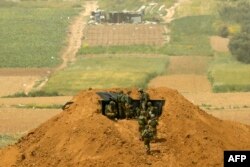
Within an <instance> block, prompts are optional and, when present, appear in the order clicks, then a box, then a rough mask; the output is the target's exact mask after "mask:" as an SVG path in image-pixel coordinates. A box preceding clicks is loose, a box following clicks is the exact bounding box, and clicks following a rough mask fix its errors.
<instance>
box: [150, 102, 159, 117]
mask: <svg viewBox="0 0 250 167" xmlns="http://www.w3.org/2000/svg"><path fill="white" fill-rule="evenodd" d="M147 114H148V117H149V118H151V117H152V115H155V116H156V117H158V115H159V114H158V112H157V107H154V106H152V103H151V102H148V103H147Z"/></svg>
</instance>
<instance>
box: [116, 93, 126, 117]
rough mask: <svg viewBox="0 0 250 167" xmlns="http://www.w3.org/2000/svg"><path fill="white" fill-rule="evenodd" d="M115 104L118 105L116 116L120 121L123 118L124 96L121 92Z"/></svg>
mask: <svg viewBox="0 0 250 167" xmlns="http://www.w3.org/2000/svg"><path fill="white" fill-rule="evenodd" d="M116 101H117V104H118V116H119V118H120V119H122V118H124V117H125V95H124V93H123V91H122V90H121V91H120V92H119V93H118V95H117V99H116Z"/></svg>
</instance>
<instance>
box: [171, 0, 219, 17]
mask: <svg viewBox="0 0 250 167" xmlns="http://www.w3.org/2000/svg"><path fill="white" fill-rule="evenodd" d="M219 3H220V0H206V1H204V0H192V1H185V2H184V3H183V5H181V6H180V7H179V8H177V11H176V13H175V17H177V18H180V17H185V16H197V15H215V14H216V12H217V9H218V4H219Z"/></svg>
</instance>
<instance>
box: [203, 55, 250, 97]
mask: <svg viewBox="0 0 250 167" xmlns="http://www.w3.org/2000/svg"><path fill="white" fill-rule="evenodd" d="M249 76H250V66H249V65H246V64H243V63H240V62H238V61H236V60H235V59H234V58H233V57H232V56H231V55H230V53H216V56H215V60H214V62H213V63H212V65H211V66H210V69H209V72H208V79H209V80H210V82H211V84H212V87H213V91H214V92H246V91H250V77H249Z"/></svg>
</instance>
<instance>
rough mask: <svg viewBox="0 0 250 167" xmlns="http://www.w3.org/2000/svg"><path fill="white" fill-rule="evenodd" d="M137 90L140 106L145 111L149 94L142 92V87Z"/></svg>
mask: <svg viewBox="0 0 250 167" xmlns="http://www.w3.org/2000/svg"><path fill="white" fill-rule="evenodd" d="M139 92H140V108H141V109H142V110H144V111H146V105H147V103H148V100H149V94H148V93H147V92H144V91H143V89H139Z"/></svg>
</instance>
